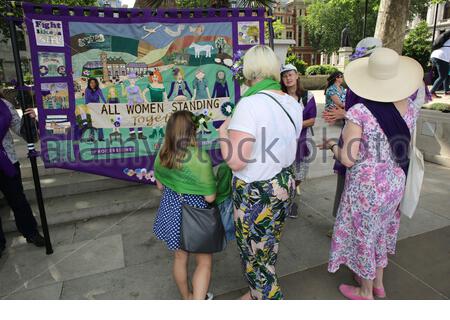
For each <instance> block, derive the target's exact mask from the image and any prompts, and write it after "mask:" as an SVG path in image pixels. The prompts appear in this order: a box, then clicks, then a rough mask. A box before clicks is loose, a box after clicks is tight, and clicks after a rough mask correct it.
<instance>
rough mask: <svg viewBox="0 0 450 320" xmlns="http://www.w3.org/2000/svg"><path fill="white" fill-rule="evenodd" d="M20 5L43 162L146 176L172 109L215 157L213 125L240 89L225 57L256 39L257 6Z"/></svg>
mask: <svg viewBox="0 0 450 320" xmlns="http://www.w3.org/2000/svg"><path fill="white" fill-rule="evenodd" d="M23 8H24V14H25V17H26V24H27V29H28V35H29V40H30V47H31V53H32V62H33V75H34V79H35V92H36V98H37V102H38V106H39V108H40V110H39V115H40V117H39V124H40V131H41V152H42V157H43V160H44V163H45V165H46V167H59V168H65V169H71V170H77V171H84V172H90V173H95V174H100V175H105V176H110V177H115V178H119V179H125V180H132V181H138V182H152V181H154V177H153V173H152V168H153V162H154V159H155V156H156V154H157V152H158V150H159V148H160V146H161V143H162V142H163V139H164V134H165V131H164V128H165V125H166V123H167V120H168V118H169V117H170V115H171V113H173V112H175V111H178V110H189V111H191V112H193V113H194V114H195V115H196V117H197V121H198V123H199V130H198V134H199V141H200V144H201V145H202V147H203V148H204V149H205V150H207V151H208V152H209V153H210V155H211V158H212V159H213V162H216V163H217V162H219V161H221V156H220V151H219V144H218V141H217V139H218V132H217V129H218V127H219V126H220V124H221V123H222V121H223V120H224V119H225V117H226V115H227V112H229V108H230V105H233V104H234V103H235V102H236V101H237V99H238V98H239V96H240V91H239V84H238V81H236V79H235V78H234V77H233V72H232V70H231V69H232V65H233V57H234V56H236V53H238V52H242V51H245V50H246V49H248V48H250V47H251V46H253V45H256V44H263V43H264V21H265V20H266V18H265V10H264V9H261V8H259V9H205V10H200V9H198V10H197V9H196V10H187V9H183V10H179V9H158V10H140V9H113V8H77V7H74V8H69V7H65V6H50V5H39V6H37V5H33V4H24V5H23ZM226 110H228V111H226Z"/></svg>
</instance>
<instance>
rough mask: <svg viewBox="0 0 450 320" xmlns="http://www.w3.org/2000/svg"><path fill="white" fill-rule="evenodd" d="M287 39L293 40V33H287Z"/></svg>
mask: <svg viewBox="0 0 450 320" xmlns="http://www.w3.org/2000/svg"><path fill="white" fill-rule="evenodd" d="M286 39H292V31H286Z"/></svg>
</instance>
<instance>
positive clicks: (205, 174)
mask: <svg viewBox="0 0 450 320" xmlns="http://www.w3.org/2000/svg"><path fill="white" fill-rule="evenodd" d="M186 157H189V158H190V159H189V160H188V161H187V162H183V164H182V166H181V168H179V169H169V168H166V167H163V166H162V165H161V162H160V159H159V153H158V155H157V157H156V160H155V164H154V172H155V178H156V179H157V180H158V181H159V182H161V183H162V184H163V185H164V186H166V187H168V188H170V189H172V190H173V191H175V192H178V193H182V194H195V195H201V196H210V195H213V194H215V193H216V179H215V178H214V172H213V169H212V164H211V158H210V157H209V155H208V154H207V153H206V152H205V151H203V150H199V149H198V148H196V147H188V153H187V155H186Z"/></svg>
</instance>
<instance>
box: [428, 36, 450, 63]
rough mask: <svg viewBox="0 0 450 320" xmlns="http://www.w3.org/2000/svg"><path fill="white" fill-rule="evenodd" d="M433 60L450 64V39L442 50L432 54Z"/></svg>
mask: <svg viewBox="0 0 450 320" xmlns="http://www.w3.org/2000/svg"><path fill="white" fill-rule="evenodd" d="M431 58H436V59H439V60H443V61H447V62H448V63H450V39H448V40H447V41H445V43H444V46H443V47H442V48H439V49H436V50H434V51H433V52H432V53H431Z"/></svg>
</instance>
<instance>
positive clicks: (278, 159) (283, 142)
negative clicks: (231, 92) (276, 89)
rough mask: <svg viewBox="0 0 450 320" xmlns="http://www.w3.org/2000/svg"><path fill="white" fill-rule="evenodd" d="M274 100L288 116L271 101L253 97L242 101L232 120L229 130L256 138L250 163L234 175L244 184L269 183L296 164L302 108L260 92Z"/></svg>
mask: <svg viewBox="0 0 450 320" xmlns="http://www.w3.org/2000/svg"><path fill="white" fill-rule="evenodd" d="M263 92H265V93H267V94H270V95H271V96H272V97H274V98H275V99H277V100H278V101H279V102H280V103H281V105H282V106H283V107H284V109H285V110H286V111H287V112H288V113H289V115H290V116H291V118H292V120H293V121H294V123H295V125H296V128H294V126H293V124H292V123H291V121H290V120H289V117H288V116H287V114H286V113H285V112H284V111H283V109H281V107H280V106H279V105H278V104H277V103H276V102H275V101H273V99H272V98H270V97H267V96H265V95H264V94H255V95H252V96H250V97H246V98H242V99H241V100H240V101H239V103H238V105H237V106H236V110H235V112H234V114H233V118H232V119H231V123H230V125H229V127H228V129H229V130H236V131H242V132H245V133H248V134H250V135H252V136H253V137H254V138H255V143H254V145H253V152H252V156H251V161H250V162H249V163H247V165H246V166H245V168H244V169H242V170H240V171H236V172H233V174H234V175H235V176H236V177H238V178H239V179H241V180H244V181H245V182H246V183H251V182H254V181H263V180H268V179H271V178H273V177H274V176H276V175H277V174H278V173H280V172H281V170H282V169H283V168H286V167H288V166H290V165H291V164H292V163H293V162H294V160H295V154H296V150H297V139H298V138H299V136H300V132H301V130H302V123H303V107H302V106H300V104H299V103H298V102H297V101H295V99H294V98H292V97H291V96H289V95H287V94H285V95H280V94H275V93H273V92H269V91H263Z"/></svg>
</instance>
